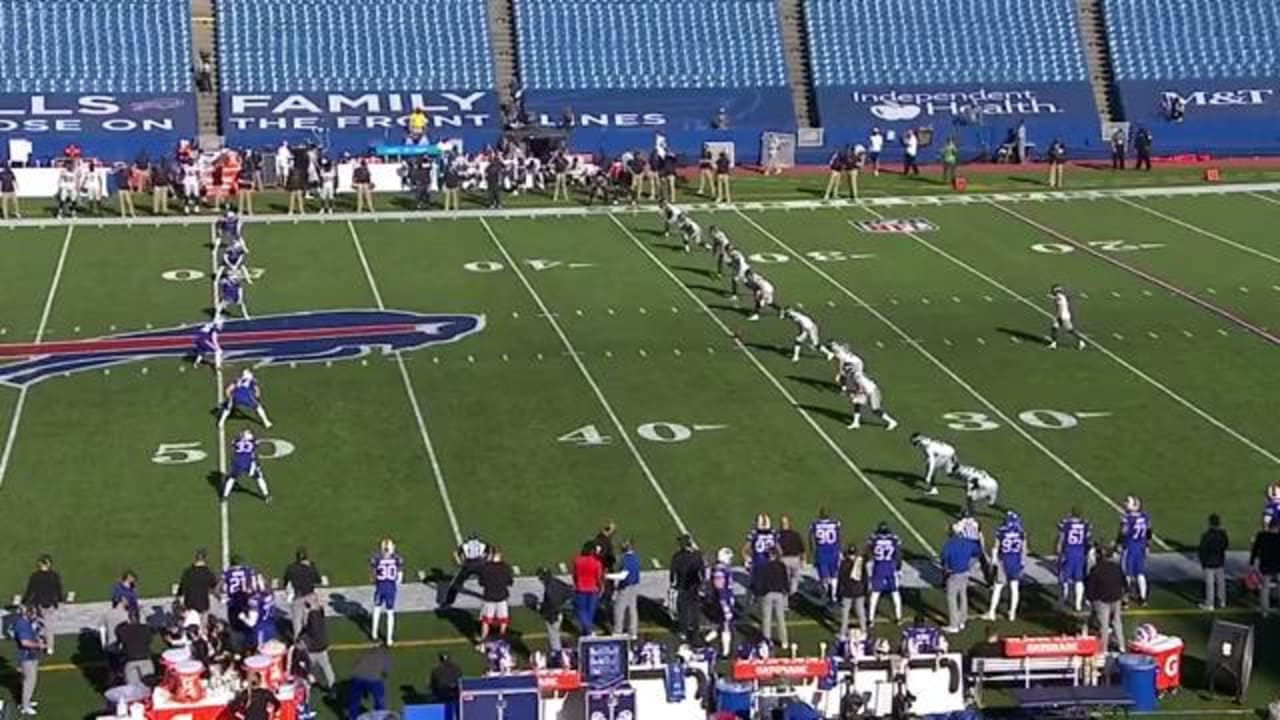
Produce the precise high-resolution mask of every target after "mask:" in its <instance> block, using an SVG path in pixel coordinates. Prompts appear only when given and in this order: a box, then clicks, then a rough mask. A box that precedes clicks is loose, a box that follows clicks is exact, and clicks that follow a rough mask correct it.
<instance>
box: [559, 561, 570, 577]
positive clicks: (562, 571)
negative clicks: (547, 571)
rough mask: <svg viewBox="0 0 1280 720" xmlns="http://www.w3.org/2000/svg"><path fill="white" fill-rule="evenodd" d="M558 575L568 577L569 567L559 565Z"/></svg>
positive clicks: (562, 564)
mask: <svg viewBox="0 0 1280 720" xmlns="http://www.w3.org/2000/svg"><path fill="white" fill-rule="evenodd" d="M560 574H561V575H568V574H569V566H568V565H565V564H564V563H560Z"/></svg>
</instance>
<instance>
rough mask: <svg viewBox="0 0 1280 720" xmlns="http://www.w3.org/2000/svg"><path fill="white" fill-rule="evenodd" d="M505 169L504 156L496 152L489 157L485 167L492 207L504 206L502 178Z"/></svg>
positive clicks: (485, 180) (490, 206) (485, 178)
mask: <svg viewBox="0 0 1280 720" xmlns="http://www.w3.org/2000/svg"><path fill="white" fill-rule="evenodd" d="M504 171H505V168H504V167H503V164H502V158H501V157H499V156H498V154H497V153H494V154H493V155H492V156H491V157H490V158H489V164H488V165H487V166H485V169H484V182H485V186H486V189H487V190H488V193H489V208H490V209H497V208H501V207H502V178H503V174H504Z"/></svg>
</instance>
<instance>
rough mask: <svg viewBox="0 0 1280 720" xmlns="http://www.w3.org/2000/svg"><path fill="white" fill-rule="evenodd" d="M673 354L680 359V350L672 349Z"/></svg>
mask: <svg viewBox="0 0 1280 720" xmlns="http://www.w3.org/2000/svg"><path fill="white" fill-rule="evenodd" d="M671 353H672V354H673V355H675V356H676V357H680V348H672V349H671Z"/></svg>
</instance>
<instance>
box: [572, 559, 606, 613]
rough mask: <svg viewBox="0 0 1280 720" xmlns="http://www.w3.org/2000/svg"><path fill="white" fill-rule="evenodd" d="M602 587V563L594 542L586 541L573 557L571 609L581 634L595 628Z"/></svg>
mask: <svg viewBox="0 0 1280 720" xmlns="http://www.w3.org/2000/svg"><path fill="white" fill-rule="evenodd" d="M603 589H604V564H603V563H601V562H600V556H599V555H598V554H597V553H596V545H595V543H590V542H589V543H586V544H584V545H583V546H582V552H580V553H579V554H578V557H576V558H574V559H573V611H574V613H575V614H576V615H577V617H578V625H579V627H581V628H582V634H583V635H590V634H592V632H593V631H594V628H595V620H596V609H597V608H598V607H599V605H600V592H601V590H603Z"/></svg>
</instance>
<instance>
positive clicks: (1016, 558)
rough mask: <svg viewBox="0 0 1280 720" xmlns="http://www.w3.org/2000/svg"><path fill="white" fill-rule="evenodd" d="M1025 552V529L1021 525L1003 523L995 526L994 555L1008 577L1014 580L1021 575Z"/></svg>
mask: <svg viewBox="0 0 1280 720" xmlns="http://www.w3.org/2000/svg"><path fill="white" fill-rule="evenodd" d="M1026 553H1027V531H1026V530H1024V529H1022V526H1021V525H1018V524H1013V523H1005V524H1003V525H1001V526H1000V527H998V528H996V557H997V558H998V559H999V560H1000V566H1001V567H1002V568H1004V574H1005V576H1006V577H1007V578H1008V579H1010V580H1016V579H1018V578H1019V577H1021V576H1022V566H1023V563H1024V562H1025V561H1026Z"/></svg>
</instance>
